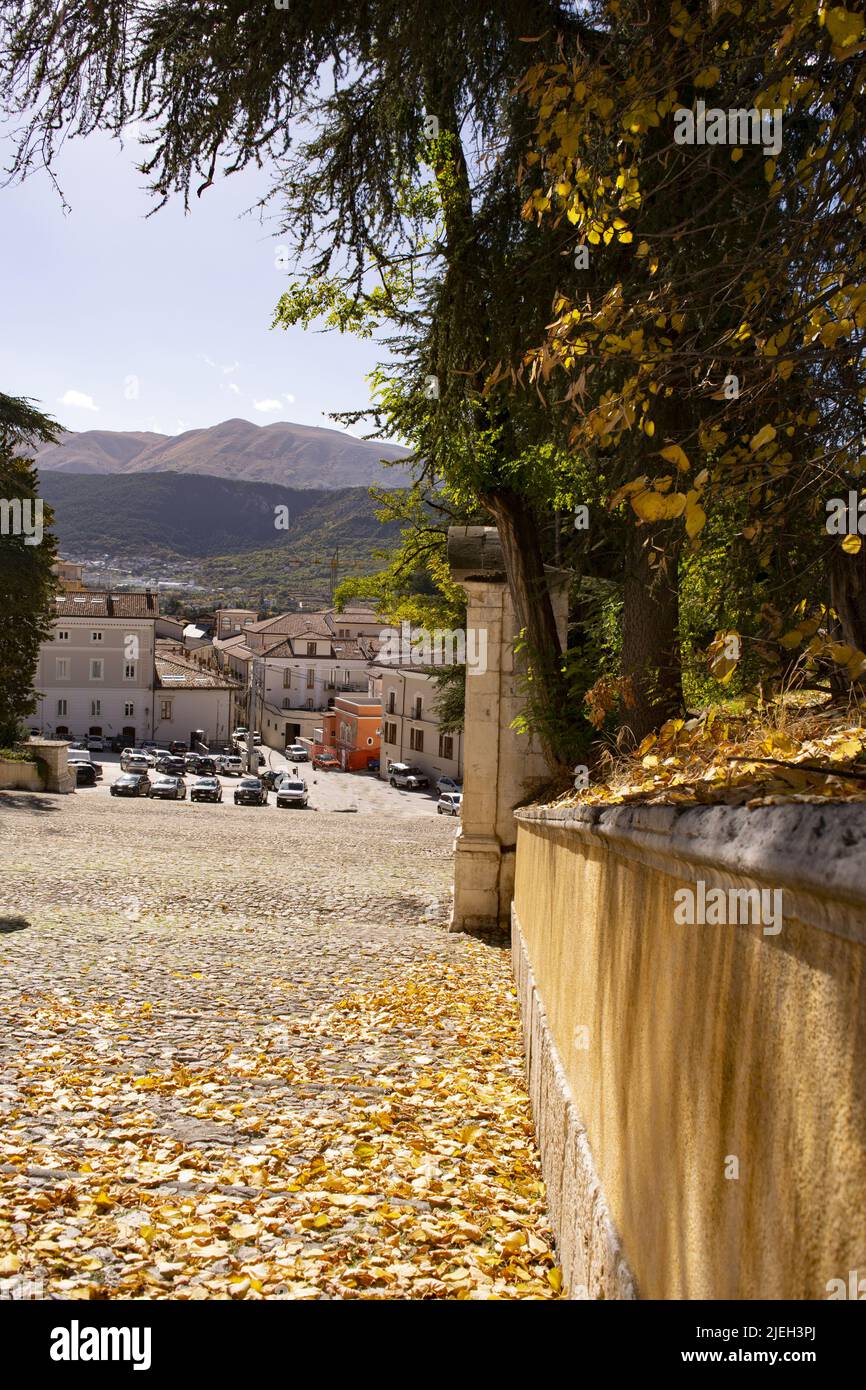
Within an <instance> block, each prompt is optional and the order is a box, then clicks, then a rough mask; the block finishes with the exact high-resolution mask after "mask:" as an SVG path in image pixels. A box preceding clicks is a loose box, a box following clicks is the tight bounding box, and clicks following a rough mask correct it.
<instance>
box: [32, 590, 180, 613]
mask: <svg viewBox="0 0 866 1390" xmlns="http://www.w3.org/2000/svg"><path fill="white" fill-rule="evenodd" d="M54 611H55V613H56V615H57V617H58V618H158V617H159V595H158V594H154V593H150V592H149V591H148V592H139V593H128V594H123V593H121V594H115V593H111V592H110V591H109V590H106V589H85V590H84V591H83V592H81V593H77V594H76V593H61V594H58V595H57V598H56V600H55V604H54Z"/></svg>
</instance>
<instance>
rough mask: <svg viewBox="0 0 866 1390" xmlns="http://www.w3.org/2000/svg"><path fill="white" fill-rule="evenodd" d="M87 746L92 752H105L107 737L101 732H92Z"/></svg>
mask: <svg viewBox="0 0 866 1390" xmlns="http://www.w3.org/2000/svg"><path fill="white" fill-rule="evenodd" d="M87 747H88V750H89V751H90V752H91V753H104V752H105V739H104V738H103V737H102V735H101V734H91V735H90V737H89V738H88V740H87Z"/></svg>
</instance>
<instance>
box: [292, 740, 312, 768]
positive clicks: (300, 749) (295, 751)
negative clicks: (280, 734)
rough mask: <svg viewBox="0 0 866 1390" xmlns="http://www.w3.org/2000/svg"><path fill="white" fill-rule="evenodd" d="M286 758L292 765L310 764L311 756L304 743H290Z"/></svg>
mask: <svg viewBox="0 0 866 1390" xmlns="http://www.w3.org/2000/svg"><path fill="white" fill-rule="evenodd" d="M286 757H287V758H288V759H289V761H290V762H292V763H308V762H309V761H310V755H309V753H308V752H307V750H306V748H305V747H304V745H303V744H302V743H290V744H289V746H288V748H287V749H286Z"/></svg>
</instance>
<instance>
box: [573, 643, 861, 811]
mask: <svg viewBox="0 0 866 1390" xmlns="http://www.w3.org/2000/svg"><path fill="white" fill-rule="evenodd" d="M723 635H724V634H723ZM599 771H600V774H601V776H600V778H599V780H597V781H595V782H593V783H591V784H590V785H589V786H588V787H586V788H585V789H583V790H581V791H578V792H574V791H570V792H567V793H566V794H565V795H564V796H562V797H561V798H560V800H559V801H558V802H557V804H558V805H566V806H570V805H621V804H626V803H630V802H642V803H646V804H648V805H687V804H701V805H705V804H713V803H720V802H721V803H725V804H728V805H743V804H747V805H750V806H754V805H761V804H765V803H766V802H768V801H771V800H774V799H777V798H783V799H788V800H790V799H794V800H797V799H799V800H804V799H805V800H812V799H824V800H826V799H828V798H830V799H832V800H834V801H859V800H864V799H866V727H864V723H863V715H862V712H861V711H860V710H858V709H857V708H856V707H847V706H846V707H845V708H842V709H840V708H838V707H836V706H829V707H828V706H826V705H823V706H820V707H818V706H811V705H803V704H798V703H796V702H792V701H780V702H778V704H776V705H774V706H768V707H765V708H763V709H760V710H759V709H747V710H745V711H742V712H739V713H734V712H730V711H726V710H725V709H724V708H721V707H719V706H716V705H714V706H711V707H709V708H708V709H705V710H703V711H701V712H700V713H699V714H696V715H694V716H692V717H691V718H688V719H669V720H668V721H667V723H665V724H663V725H662V727H661V729H660V730H659V731H658V733H653V734H648V735H647V737H646V738H645V739H644V740H643V741H642V742H641V743H640V744H639V745H638V747H637V748H635V749H634V750H633V751H632V752H631V753H630V754H625V753H622V752H618V751H617V752H606V753H605V754H603V755H602V760H601V766H600V769H599ZM846 774H847V775H846Z"/></svg>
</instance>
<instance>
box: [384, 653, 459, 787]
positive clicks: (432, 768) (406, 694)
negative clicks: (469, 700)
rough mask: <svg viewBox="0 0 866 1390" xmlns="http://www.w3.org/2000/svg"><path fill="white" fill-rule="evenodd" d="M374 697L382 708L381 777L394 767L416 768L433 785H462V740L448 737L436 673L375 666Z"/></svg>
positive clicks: (451, 736) (403, 667)
mask: <svg viewBox="0 0 866 1390" xmlns="http://www.w3.org/2000/svg"><path fill="white" fill-rule="evenodd" d="M370 692H371V694H375V695H376V698H377V699H379V700H380V701H381V704H382V734H381V755H380V767H379V776H380V777H382V778H384V779H385V780H387V777H388V767H389V765H390V764H391V763H414V764H415V765H416V766H417V767H420V768H421V770H422V772H425V773H426V774H427V776H428V777H429V778H430V780H431V781H436V779H437V778H439V777H453V778H454V780H455V781H456V782H462V780H463V735H462V734H460V733H453V734H443V733H442V732H441V730H440V728H439V717H438V715H437V713H436V708H435V706H436V701H437V698H438V695H439V691H438V688H437V685H436V680H435V677H434V674H433V673H432V672H431V671H429V670H421V669H419V668H418V667H417V666H391V665H385V664H374V665H373V666H371V668H370Z"/></svg>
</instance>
